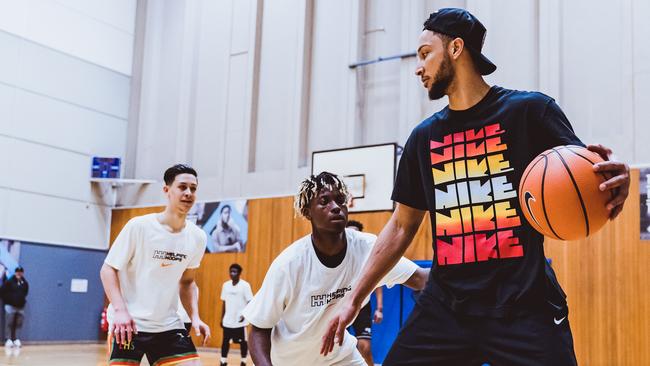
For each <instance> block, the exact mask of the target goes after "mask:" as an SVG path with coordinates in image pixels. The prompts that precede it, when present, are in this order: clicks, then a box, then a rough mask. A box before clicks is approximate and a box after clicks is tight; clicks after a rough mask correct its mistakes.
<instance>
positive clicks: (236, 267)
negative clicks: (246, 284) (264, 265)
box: [228, 263, 243, 274]
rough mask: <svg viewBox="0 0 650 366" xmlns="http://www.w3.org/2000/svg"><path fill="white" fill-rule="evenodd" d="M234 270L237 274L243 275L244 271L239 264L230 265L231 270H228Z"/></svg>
mask: <svg viewBox="0 0 650 366" xmlns="http://www.w3.org/2000/svg"><path fill="white" fill-rule="evenodd" d="M233 268H234V269H236V270H237V272H239V273H240V274H241V273H242V271H243V269H242V268H241V266H240V265H239V264H237V263H233V264H231V265H230V268H229V269H228V270H229V271H232V269H233Z"/></svg>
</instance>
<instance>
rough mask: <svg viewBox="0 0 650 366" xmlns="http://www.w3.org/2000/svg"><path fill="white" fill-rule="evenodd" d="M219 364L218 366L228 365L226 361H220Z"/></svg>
mask: <svg viewBox="0 0 650 366" xmlns="http://www.w3.org/2000/svg"><path fill="white" fill-rule="evenodd" d="M219 365H220V366H228V364H227V363H226V362H220V363H219Z"/></svg>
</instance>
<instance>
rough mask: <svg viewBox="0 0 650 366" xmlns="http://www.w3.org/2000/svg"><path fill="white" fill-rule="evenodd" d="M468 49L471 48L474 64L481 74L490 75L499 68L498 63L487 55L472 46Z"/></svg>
mask: <svg viewBox="0 0 650 366" xmlns="http://www.w3.org/2000/svg"><path fill="white" fill-rule="evenodd" d="M468 49H469V50H470V53H471V55H472V59H473V60H474V64H475V65H476V68H478V71H479V72H480V73H481V75H490V74H491V73H493V72H494V71H495V70H496V69H497V65H495V64H494V63H493V62H492V61H490V60H489V59H488V58H487V57H485V55H483V54H482V53H480V52H478V51H476V50H474V49H472V48H469V47H468Z"/></svg>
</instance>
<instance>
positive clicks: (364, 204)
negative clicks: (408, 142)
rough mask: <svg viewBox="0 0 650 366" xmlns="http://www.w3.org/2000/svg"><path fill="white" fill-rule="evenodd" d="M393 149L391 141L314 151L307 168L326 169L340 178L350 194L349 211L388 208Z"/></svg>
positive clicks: (393, 175) (393, 165)
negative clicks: (309, 166)
mask: <svg viewBox="0 0 650 366" xmlns="http://www.w3.org/2000/svg"><path fill="white" fill-rule="evenodd" d="M396 150H397V144H394V143H391V144H383V145H371V146H359V147H353V148H348V149H337V150H325V151H314V152H313V153H312V161H311V172H312V174H313V175H317V174H319V173H320V172H323V171H327V172H330V173H334V174H336V175H338V176H340V177H341V178H343V181H344V182H345V184H346V185H347V186H348V189H349V190H350V193H351V194H352V197H354V199H353V202H352V204H351V206H350V212H365V211H386V210H392V209H393V201H392V200H391V199H390V195H391V193H392V191H393V183H394V180H395V164H396Z"/></svg>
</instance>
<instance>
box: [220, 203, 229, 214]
mask: <svg viewBox="0 0 650 366" xmlns="http://www.w3.org/2000/svg"><path fill="white" fill-rule="evenodd" d="M226 208H227V209H228V210H230V212H232V207H230V205H223V206H221V211H219V213H223V210H225V209H226Z"/></svg>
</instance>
